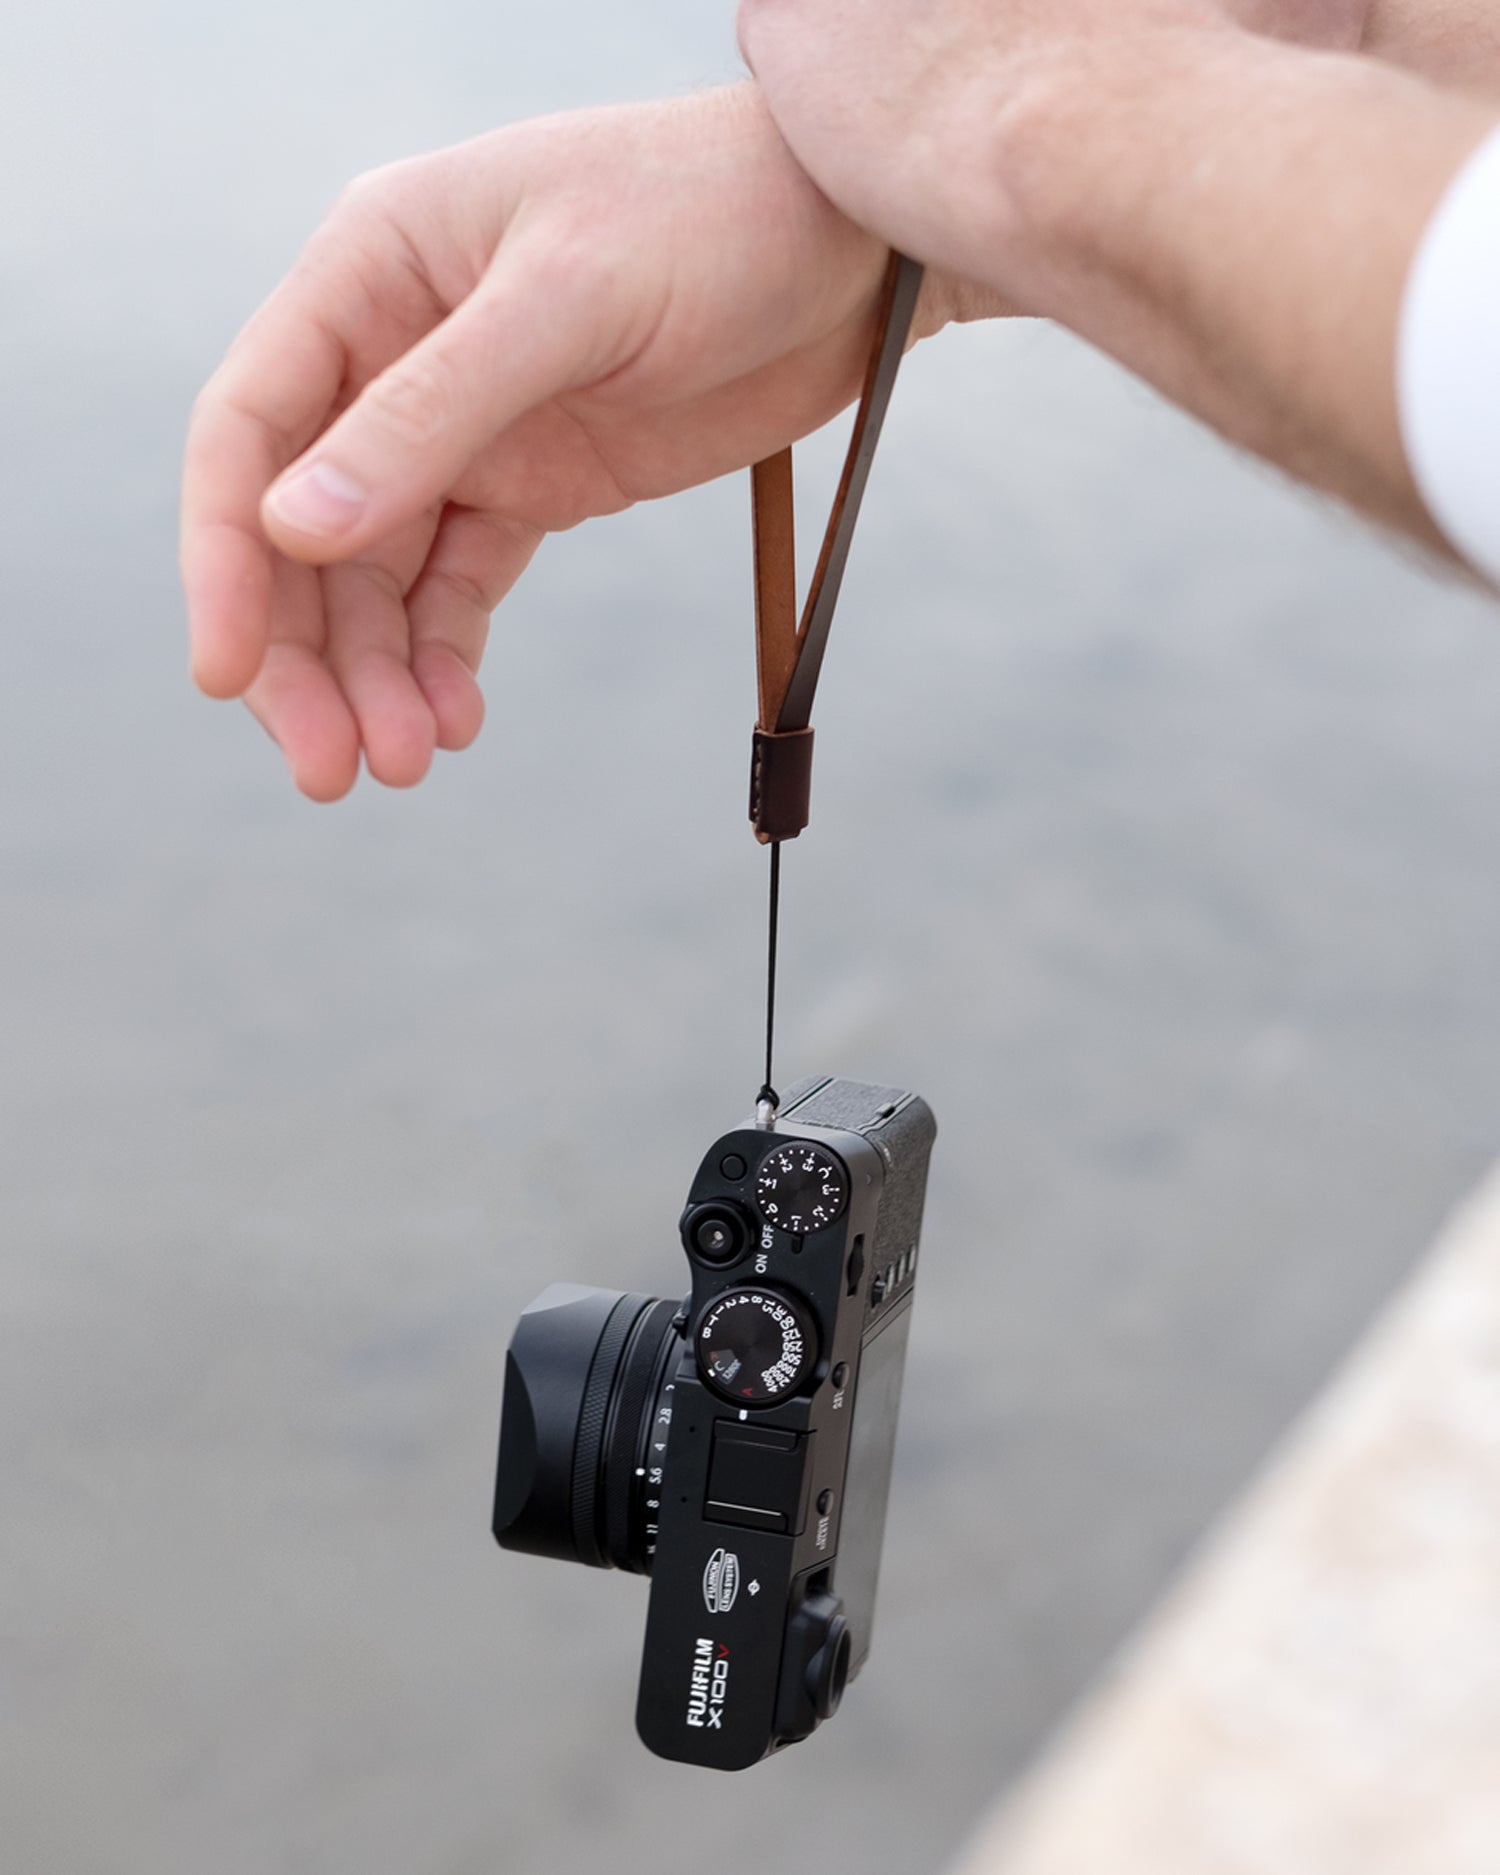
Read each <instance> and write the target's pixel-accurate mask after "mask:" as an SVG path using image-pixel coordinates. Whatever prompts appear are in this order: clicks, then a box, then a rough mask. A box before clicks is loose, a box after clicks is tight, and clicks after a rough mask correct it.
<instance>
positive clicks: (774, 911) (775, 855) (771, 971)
mask: <svg viewBox="0 0 1500 1875" xmlns="http://www.w3.org/2000/svg"><path fill="white" fill-rule="evenodd" d="M780 916H781V842H780V840H773V841H772V842H771V916H770V921H769V941H768V943H767V946H766V1079H765V1085H764V1086H763V1087H762V1088H761V1090H760V1094H759V1097H758V1100H757V1105H759V1104H760V1102H761V1101H767V1100H768V1101H769V1102H770V1103H771V1105H772V1106H773V1107H779V1106H780V1105H781V1101H780V1097H779V1096H778V1094H777V1092H776V1089H775V1088H774V1087H773V1086H772V1085H771V1053H772V1050H773V1048H774V1046H775V1041H776V926H777V922H778V920H779V919H780Z"/></svg>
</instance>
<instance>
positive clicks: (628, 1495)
mask: <svg viewBox="0 0 1500 1875" xmlns="http://www.w3.org/2000/svg"><path fill="white" fill-rule="evenodd" d="M677 1309H678V1305H677V1303H675V1302H658V1303H656V1304H654V1305H653V1306H652V1307H650V1308H648V1309H647V1310H646V1311H645V1313H644V1314H643V1315H642V1316H641V1318H640V1322H639V1324H638V1325H637V1328H636V1331H635V1334H634V1336H633V1338H632V1340H631V1343H630V1348H629V1351H628V1352H627V1353H626V1355H625V1361H624V1366H623V1368H622V1370H621V1374H620V1385H619V1390H618V1393H617V1395H616V1405H615V1410H614V1412H613V1413H612V1414H611V1415H610V1420H609V1427H608V1430H607V1433H606V1436H605V1446H604V1455H603V1459H604V1477H603V1484H602V1488H601V1495H602V1497H603V1509H604V1515H603V1518H602V1519H601V1521H602V1523H603V1525H604V1559H605V1561H606V1562H609V1563H613V1564H614V1566H615V1567H616V1568H617V1569H633V1570H640V1569H641V1568H642V1567H643V1565H644V1563H645V1557H644V1555H640V1554H638V1553H637V1550H636V1546H635V1543H634V1542H633V1541H632V1534H633V1533H632V1531H631V1519H632V1511H633V1508H634V1506H635V1503H636V1501H637V1499H643V1498H644V1497H645V1496H646V1495H647V1493H646V1492H645V1491H644V1490H637V1488H636V1487H637V1486H638V1485H639V1484H640V1483H641V1480H640V1479H639V1478H637V1476H636V1471H637V1468H640V1469H642V1470H644V1469H645V1468H646V1466H647V1463H648V1458H649V1446H650V1442H651V1427H652V1417H653V1416H652V1402H653V1401H654V1399H655V1398H656V1395H657V1393H658V1392H659V1390H660V1387H661V1384H662V1380H663V1378H664V1375H663V1369H664V1368H665V1366H666V1364H667V1362H668V1360H669V1359H671V1358H673V1357H674V1356H675V1354H676V1353H677V1352H678V1351H679V1350H680V1349H681V1346H682V1343H681V1342H680V1341H679V1340H678V1338H677V1337H676V1336H675V1335H673V1334H671V1333H670V1332H669V1331H670V1330H671V1326H672V1318H673V1316H674V1315H676V1313H677ZM643 1521H644V1519H643Z"/></svg>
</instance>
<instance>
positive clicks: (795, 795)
mask: <svg viewBox="0 0 1500 1875" xmlns="http://www.w3.org/2000/svg"><path fill="white" fill-rule="evenodd" d="M812 758H813V732H812V730H811V729H784V730H781V731H779V732H778V731H776V730H765V729H757V730H756V732H755V735H754V737H753V739H752V742H751V748H750V819H751V822H752V824H753V825H754V828H755V837H756V839H757V840H759V841H760V843H761V845H762V846H766V845H769V843H770V842H771V841H772V840H795V839H796V837H797V835H798V834H799V833H801V831H802V829H803V828H804V827H805V826H806V825H807V821H808V808H809V804H810V802H811V799H812Z"/></svg>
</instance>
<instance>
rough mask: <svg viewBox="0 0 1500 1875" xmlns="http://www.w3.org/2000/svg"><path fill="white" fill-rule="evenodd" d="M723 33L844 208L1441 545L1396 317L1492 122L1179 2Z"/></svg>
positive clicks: (970, 8) (796, 20) (765, 10)
mask: <svg viewBox="0 0 1500 1875" xmlns="http://www.w3.org/2000/svg"><path fill="white" fill-rule="evenodd" d="M1286 10H1287V9H1286V8H1283V9H1282V11H1283V12H1285V11H1286ZM740 17H741V35H742V39H743V42H744V44H745V47H746V50H747V54H748V56H749V57H750V59H751V62H752V64H753V65H754V68H755V70H756V73H757V76H758V77H759V78H760V80H761V82H762V85H763V87H764V90H765V93H766V96H767V99H768V102H769V104H770V106H771V110H772V113H773V115H774V116H775V117H776V119H777V121H778V123H779V125H780V127H781V129H782V132H783V134H784V135H785V136H786V137H787V140H788V142H789V143H790V144H791V145H792V148H793V149H794V151H795V152H796V154H797V155H798V157H799V158H800V160H801V161H802V162H803V163H804V164H805V165H806V166H807V168H808V170H809V173H810V174H811V175H812V176H813V177H814V179H815V180H816V181H817V182H818V183H819V184H820V186H821V187H823V188H824V189H825V190H826V191H827V193H828V194H829V195H830V196H831V197H832V199H833V200H834V201H836V202H837V203H838V204H839V205H840V206H841V207H842V208H843V209H844V210H845V212H846V213H849V214H851V215H853V216H854V217H855V218H856V219H858V220H860V221H861V222H863V223H864V224H865V225H866V226H869V227H872V228H874V229H875V230H876V231H877V232H879V233H880V234H882V235H883V236H884V237H885V238H886V239H887V240H889V241H892V242H893V243H894V244H896V245H898V246H902V247H905V248H906V249H907V250H908V251H910V252H914V253H915V254H917V255H918V256H919V257H920V258H923V259H927V260H932V261H937V262H940V263H941V264H942V265H943V266H945V267H949V268H952V269H955V270H957V271H959V272H964V273H968V274H969V275H970V276H971V277H974V278H977V279H981V280H983V281H984V282H986V284H987V285H989V286H990V287H992V288H993V289H995V290H996V291H997V292H999V293H1001V294H1003V295H1004V296H1005V297H1006V298H1007V299H1009V300H1011V301H1012V302H1014V303H1015V304H1017V305H1019V306H1021V307H1022V308H1024V309H1025V310H1027V311H1031V312H1034V313H1039V314H1042V315H1044V316H1047V317H1051V318H1055V319H1058V320H1060V321H1061V322H1062V323H1063V324H1065V325H1067V326H1069V327H1070V328H1071V329H1072V330H1074V331H1075V332H1077V333H1079V334H1080V335H1081V336H1082V337H1084V338H1086V339H1088V340H1090V341H1091V342H1093V343H1094V344H1096V345H1098V346H1099V347H1100V348H1101V349H1103V350H1105V351H1107V352H1109V353H1111V354H1112V355H1113V356H1114V357H1116V358H1117V359H1119V360H1120V361H1121V362H1122V363H1123V364H1125V365H1127V366H1128V367H1129V368H1130V369H1132V370H1133V371H1135V372H1137V373H1138V374H1139V375H1140V376H1142V377H1144V378H1146V379H1147V380H1149V381H1150V382H1151V383H1153V384H1155V385H1157V386H1158V387H1159V388H1160V389H1162V390H1163V391H1164V392H1166V393H1167V395H1169V396H1171V397H1172V398H1174V399H1175V400H1176V401H1178V402H1179V403H1181V404H1183V405H1184V406H1185V407H1186V408H1188V409H1189V410H1191V411H1193V412H1194V413H1195V414H1197V415H1198V416H1200V417H1202V418H1204V419H1205V420H1206V421H1207V422H1209V423H1211V424H1212V425H1213V426H1214V427H1215V428H1217V429H1218V430H1220V431H1221V432H1222V433H1223V434H1224V435H1226V436H1228V437H1229V438H1231V439H1232V440H1234V441H1235V442H1238V443H1240V444H1242V445H1244V446H1246V447H1248V448H1251V449H1254V450H1256V451H1258V452H1259V453H1260V454H1262V455H1264V456H1266V457H1268V458H1269V459H1271V460H1272V461H1274V462H1277V463H1279V464H1280V465H1281V466H1282V467H1284V468H1286V469H1288V470H1289V471H1291V472H1292V473H1293V474H1295V475H1297V476H1299V477H1302V478H1304V479H1306V480H1308V481H1311V482H1313V483H1315V484H1317V485H1319V486H1321V487H1323V488H1326V489H1329V490H1332V491H1333V492H1335V493H1337V494H1340V495H1342V496H1344V497H1345V498H1347V499H1348V500H1350V501H1352V502H1354V503H1355V504H1357V505H1358V506H1359V507H1361V508H1362V509H1364V510H1365V511H1366V512H1367V513H1369V514H1371V515H1372V516H1374V517H1375V518H1377V519H1378V520H1380V521H1382V522H1384V523H1386V524H1388V525H1391V526H1395V527H1398V528H1401V529H1403V530H1404V531H1406V532H1407V533H1409V534H1411V535H1413V536H1414V537H1416V538H1419V539H1421V540H1423V541H1426V542H1429V543H1431V544H1437V535H1436V531H1435V529H1434V528H1433V525H1432V523H1431V521H1430V519H1429V518H1428V516H1427V514H1426V512H1425V510H1424V508H1423V506H1422V503H1421V501H1420V499H1419V498H1418V495H1417V492H1416V489H1415V487H1414V485H1413V483H1412V480H1411V476H1410V473H1409V471H1408V469H1407V466H1406V461H1405V456H1404V453H1403V450H1402V446H1401V439H1400V435H1399V431H1398V427H1397V417H1396V402H1395V372H1394V354H1395V340H1396V330H1397V322H1398V318H1399V313H1400V305H1401V296H1402V290H1403V287H1404V283H1405V280H1406V276H1407V272H1408V270H1409V267H1410V263H1411V259H1412V256H1413V254H1414V252H1415V249H1416V246H1417V243H1418V240H1419V239H1420V236H1421V234H1422V231H1423V229H1424V227H1425V226H1426V223H1427V221H1428V219H1429V217H1430V215H1431V212H1432V210H1433V208H1434V206H1435V204H1436V203H1437V201H1438V199H1439V198H1440V196H1441V194H1442V192H1443V190H1444V188H1445V186H1446V185H1447V183H1448V181H1449V180H1450V179H1451V177H1452V176H1453V175H1454V174H1455V172H1456V171H1457V170H1458V168H1459V167H1460V166H1461V165H1462V163H1463V161H1464V159H1465V158H1466V157H1467V155H1468V154H1469V153H1470V151H1471V150H1472V149H1473V148H1474V147H1475V145H1476V144H1477V143H1478V142H1479V140H1480V139H1481V138H1482V137H1483V135H1484V134H1485V132H1486V131H1487V129H1489V128H1490V127H1491V125H1492V124H1493V123H1494V122H1495V121H1496V119H1497V116H1500V110H1497V108H1496V105H1495V104H1493V103H1486V102H1482V101H1477V100H1476V99H1474V98H1473V97H1471V96H1468V95H1466V94H1460V93H1457V92H1451V91H1445V90H1442V89H1440V88H1439V87H1437V86H1436V85H1434V84H1431V83H1429V82H1427V81H1425V80H1423V79H1421V78H1418V77H1415V76H1413V75H1412V74H1410V73H1408V72H1405V71H1400V70H1396V69H1394V68H1393V67H1392V66H1391V65H1389V64H1387V63H1383V62H1379V61H1377V60H1375V59H1372V58H1368V57H1359V56H1355V55H1353V54H1351V53H1348V52H1345V51H1338V50H1325V49H1321V48H1309V47H1308V46H1306V45H1294V44H1290V43H1284V42H1281V41H1277V40H1274V39H1270V38H1267V37H1264V36H1261V35H1260V34H1259V33H1254V32H1250V31H1247V30H1244V28H1243V25H1242V24H1241V23H1240V22H1239V21H1238V20H1237V19H1233V18H1231V17H1229V16H1228V15H1227V14H1226V13H1225V12H1224V11H1223V10H1222V9H1219V8H1216V7H1213V6H1207V5H1199V4H1192V3H1191V0H1182V4H1176V0H1132V4H1131V5H1129V6H1126V5H1124V4H1123V3H1122V0H1116V3H1115V4H1114V5H1112V6H1111V7H1109V8H1107V9H1102V10H1101V8H1100V7H1098V6H1096V5H1095V4H1094V0H1052V3H1050V4H1045V5H1044V4H1041V3H1040V0H1036V3H1035V4H1034V3H1033V0H924V3H923V4H921V5H918V4H917V3H916V0H742V7H741V16H740ZM1354 36H1355V37H1357V36H1358V35H1357V34H1355V35H1354ZM1334 42H1335V43H1337V44H1346V43H1348V38H1347V36H1346V35H1344V34H1342V33H1340V34H1339V35H1338V36H1336V38H1335V41H1334Z"/></svg>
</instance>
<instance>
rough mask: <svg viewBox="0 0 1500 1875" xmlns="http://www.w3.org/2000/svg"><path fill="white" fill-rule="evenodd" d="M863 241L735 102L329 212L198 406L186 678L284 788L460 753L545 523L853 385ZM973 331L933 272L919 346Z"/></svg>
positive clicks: (816, 406)
mask: <svg viewBox="0 0 1500 1875" xmlns="http://www.w3.org/2000/svg"><path fill="white" fill-rule="evenodd" d="M885 265H886V252H885V249H884V246H883V245H882V244H881V243H880V242H879V241H878V240H877V239H875V238H874V237H872V236H870V235H868V234H866V233H863V232H862V231H861V230H860V229H858V228H857V227H855V226H854V225H853V224H852V223H850V222H848V221H846V220H845V219H844V218H843V217H842V216H841V215H839V214H838V213H837V212H836V211H835V210H834V209H833V208H832V207H831V206H830V205H829V204H828V202H827V201H826V200H825V199H824V198H823V196H822V195H821V194H820V193H819V192H818V191H817V189H815V188H814V187H813V186H812V184H811V183H809V182H808V181H807V179H806V178H805V176H804V175H803V174H802V172H801V170H800V169H799V168H798V167H797V165H796V164H795V162H794V161H793V160H792V158H791V157H790V155H789V154H788V153H787V150H786V148H785V146H784V144H783V143H782V141H781V139H780V137H779V136H778V135H777V133H776V131H775V128H774V126H773V125H772V124H771V122H770V119H769V117H768V116H767V114H766V113H765V110H764V107H763V106H762V104H761V102H760V100H759V97H758V94H757V93H756V91H755V89H754V87H752V86H748V85H743V86H738V87H734V88H732V89H729V90H724V91H718V92H709V93H705V94H702V95H700V96H698V97H693V98H686V99H682V100H680V101H675V102H671V103H666V104H657V105H647V106H639V107H630V108H625V109H617V110H607V111H594V112H585V113H580V114H577V115H572V116H565V117H558V118H551V119H543V120H540V121H537V122H533V123H527V124H521V125H517V126H515V127H513V128H509V129H505V130H500V131H497V132H495V133H493V134H491V135H489V136H485V137H480V138H478V139H476V140H475V141H474V142H471V143H467V144H463V145H460V146H458V147H457V148H454V149H450V150H445V151H442V152H439V153H438V154H437V155H434V156H428V157H423V158H420V159H418V160H415V161H412V162H407V163H401V164H397V165H395V166H393V167H391V168H389V169H383V170H378V171H375V172H374V173H373V174H371V175H370V176H368V177H365V178H363V179H362V180H361V181H360V182H358V183H356V184H355V185H354V186H353V187H352V188H351V189H350V190H349V191H347V192H346V194H345V195H344V196H343V197H342V198H341V199H340V201H339V203H338V204H337V205H336V207H335V209H334V210H333V212H332V214H331V215H330V217H329V219H328V221H327V222H326V223H325V225H324V226H323V228H322V229H321V230H320V231H319V232H318V233H317V234H316V235H315V236H314V238H313V240H312V242H311V243H310V244H309V246H308V248H307V249H306V251H305V253H304V254H303V256H302V258H301V260H300V261H299V262H298V264H297V266H296V268H295V269H294V270H293V272H292V274H291V275H290V276H289V278H288V279H287V280H286V281H285V282H284V283H283V285H282V286H281V287H280V288H279V289H278V290H277V292H276V293H275V294H274V295H273V296H272V298H271V299H270V300H269V301H268V302H267V304H266V305H265V306H264V307H263V308H262V309H261V311H260V312H259V313H257V314H256V316H255V317H254V318H253V319H252V320H251V322H250V324H249V325H248V326H247V327H246V329H245V331H244V332H243V333H242V334H241V335H240V337H239V338H238V339H237V340H236V342H235V344H234V346H233V347H232V349H231V350H230V352H229V354H228V356H227V358H226V359H225V361H224V363H223V365H222V366H221V367H220V369H219V370H218V372H217V373H216V374H215V375H214V377H213V379H212V380H211V381H210V383H209V384H208V386H207V387H206V388H205V390H204V391H203V393H202V395H201V396H200V398H199V400H198V403H197V406H196V407H195V410H194V415H193V421H192V425H191V428H190V432H189V436H188V443H187V458H186V467H185V471H184V487H183V517H182V571H183V581H184V586H185V588H186V593H187V600H188V613H189V623H190V630H191V641H192V653H193V671H194V676H195V678H196V680H197V682H198V683H199V685H200V686H201V687H202V688H203V689H204V690H206V691H207V692H208V693H209V694H210V695H212V696H216V697H233V696H241V695H242V696H243V697H244V698H245V700H246V702H247V703H248V704H249V706H250V708H251V709H252V710H253V712H254V713H255V715H256V716H257V717H258V719H259V720H260V721H261V723H262V724H263V725H264V726H265V727H266V729H267V730H268V731H269V732H270V734H271V735H272V736H273V737H274V738H275V739H276V741H277V742H278V743H279V744H280V745H281V747H282V749H283V751H284V753H285V755H286V758H287V761H288V763H289V765H290V767H291V770H292V774H293V776H294V778H295V780H296V782H297V784H298V786H299V787H301V788H302V790H303V791H304V793H306V794H308V795H310V796H311V797H313V798H314V799H316V800H324V801H326V800H333V799H336V798H338V797H339V796H340V795H342V794H344V793H345V792H346V791H347V790H348V789H349V788H350V787H351V786H352V785H353V783H354V780H355V778H356V776H357V774H358V771H359V762H360V756H361V753H363V756H364V759H365V762H366V765H367V766H368V768H369V771H370V773H371V774H372V775H374V776H375V777H376V778H377V779H379V780H381V781H383V782H386V783H388V784H390V785H392V786H398V787H399V786H407V785H410V784H412V783H414V782H416V781H418V780H420V778H421V777H422V775H423V774H424V773H425V772H426V770H427V768H428V765H429V763H430V762H431V759H432V755H433V751H434V749H435V748H444V749H458V748H463V747H465V746H467V745H468V744H469V743H470V742H471V741H472V740H473V738H474V736H475V735H476V734H477V733H478V730H479V726H480V722H481V719H482V716H483V704H482V701H481V698H480V694H479V690H478V686H477V684H476V682H475V672H476V671H477V669H478V666H479V661H480V657H481V655H482V652H483V649H484V641H485V636H486V632H487V629H488V624H489V616H490V612H491V610H492V608H493V607H494V606H496V605H497V604H498V603H499V602H500V600H501V599H502V597H503V596H504V595H505V593H506V592H507V591H508V590H509V589H510V587H511V586H512V585H513V584H514V582H515V581H516V579H517V578H518V577H519V576H520V574H521V573H522V572H523V570H524V569H525V567H526V564H527V562H528V561H529V559H530V558H531V555H532V554H533V552H534V551H535V550H536V547H537V545H538V543H539V542H540V540H541V539H542V537H543V535H544V534H545V533H547V532H549V531H551V530H554V529H558V528H567V527H572V526H573V525H574V524H575V523H577V522H579V521H581V520H583V519H585V518H586V517H588V516H590V515H602V514H609V513H613V512H616V511H618V510H620V509H622V508H625V507H627V506H629V505H630V504H631V503H632V502H633V501H636V500H640V499H644V498H648V497H652V496H659V495H666V494H670V493H672V492H674V491H676V490H679V489H683V488H687V487H689V486H691V485H693V484H695V483H698V482H703V481H707V480H709V479H710V478H712V477H714V476H717V475H721V474H723V473H725V472H727V471H729V470H731V469H736V468H741V467H743V466H745V465H746V464H748V463H750V462H753V461H756V460H758V459H760V458H761V457H763V456H766V455H769V454H771V453H773V452H774V451H775V450H777V449H779V448H781V447H783V446H784V445H785V444H787V443H789V442H791V441H793V440H794V439H795V438H797V437H799V436H801V435H804V434H806V433H807V432H808V431H810V430H812V429H815V428H816V427H818V426H819V425H820V424H822V423H824V422H826V421H827V420H828V419H829V418H830V417H832V416H833V415H835V414H836V412H837V411H838V410H839V409H840V408H842V406H843V405H844V404H846V403H848V402H849V401H851V400H852V398H853V397H854V396H855V395H856V394H857V392H858V390H859V386H860V382H861V378H862V374H863V370H864V364H865V357H866V352H867V349H868V346H869V344H870V340H871V336H872V330H873V323H874V318H875V309H876V305H877V301H878V298H879V290H880V285H881V281H882V278H883V275H884V271H885ZM953 316H965V308H964V305H963V289H961V288H959V287H956V286H953V287H950V286H948V285H946V284H945V283H944V282H942V281H941V280H937V279H934V280H933V281H932V282H931V283H930V286H929V289H928V291H927V293H926V294H925V295H924V301H923V305H922V307H921V309H920V310H919V315H918V330H919V332H922V333H926V332H930V331H934V330H936V329H937V327H938V326H940V325H942V324H943V323H945V322H946V320H947V319H948V318H949V317H953Z"/></svg>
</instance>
